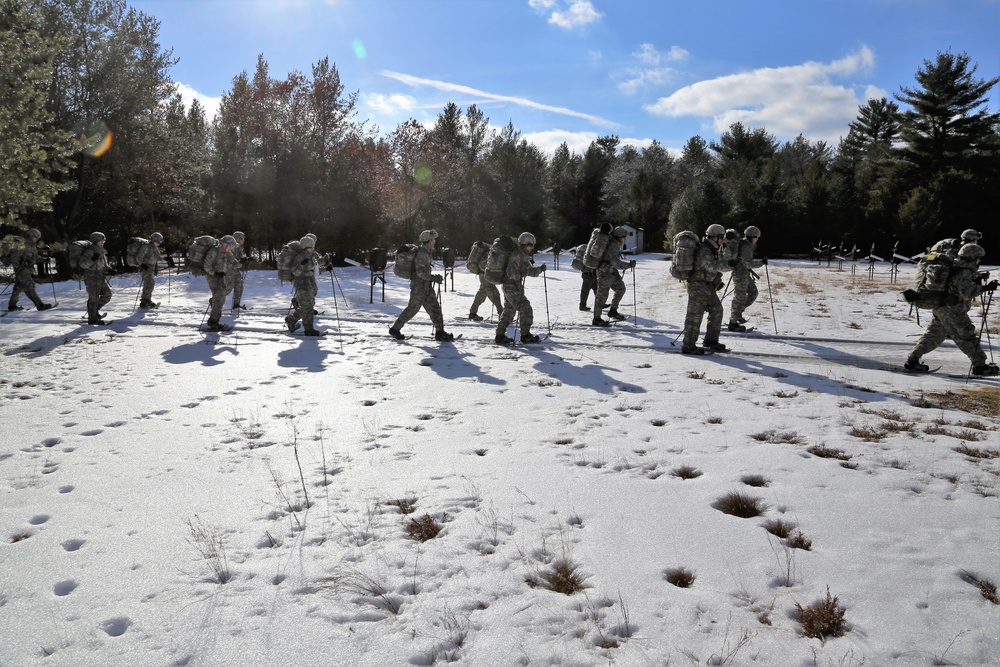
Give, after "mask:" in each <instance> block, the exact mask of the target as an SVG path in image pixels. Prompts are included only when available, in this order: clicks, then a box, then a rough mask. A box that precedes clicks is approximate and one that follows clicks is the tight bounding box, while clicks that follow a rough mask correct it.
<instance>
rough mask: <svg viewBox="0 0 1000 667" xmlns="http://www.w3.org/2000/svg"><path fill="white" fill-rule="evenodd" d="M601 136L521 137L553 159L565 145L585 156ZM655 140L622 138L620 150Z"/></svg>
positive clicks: (545, 134)
mask: <svg viewBox="0 0 1000 667" xmlns="http://www.w3.org/2000/svg"><path fill="white" fill-rule="evenodd" d="M599 136H601V135H599V134H598V133H596V132H570V131H568V130H546V131H543V132H528V133H527V134H523V135H521V138H522V139H525V140H527V142H528V143H530V144H534V145H535V146H537V147H538V150H540V151H542V152H543V153H545V154H546V155H547V156H549V157H552V156H553V155H555V152H556V149H557V148H559V146H560V145H561V144H563V143H565V144H566V146H567V147H568V148H569V150H570V152H572V153H576V154H577V155H583V154H584V153H586V152H587V148H589V147H590V144H591V143H593V142H594V140H595V139H597V138H598V137H599ZM653 141H654V140H653V139H631V138H627V137H621V138H620V140H619V149H621V147H622V146H635V147H636V148H638V149H640V150H641V149H643V148H646V147H648V146H650V145H652V143H653ZM667 150H668V151H669V152H670V153H672V154H674V155H675V156H680V154H681V150H680V149H673V148H669V149H667Z"/></svg>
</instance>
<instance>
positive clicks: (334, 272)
mask: <svg viewBox="0 0 1000 667" xmlns="http://www.w3.org/2000/svg"><path fill="white" fill-rule="evenodd" d="M330 275H331V276H333V279H334V280H336V281H337V289H339V290H340V296H342V297H343V298H344V307H345V308H346V307H347V306H349V305H350V304H349V303H347V295H346V294H344V288H343V287H341V286H340V278H338V277H337V272H336V271H334V270H333V267H332V266H331V267H330ZM333 298H335V299H336V298H337V296H336V293H334V297H333Z"/></svg>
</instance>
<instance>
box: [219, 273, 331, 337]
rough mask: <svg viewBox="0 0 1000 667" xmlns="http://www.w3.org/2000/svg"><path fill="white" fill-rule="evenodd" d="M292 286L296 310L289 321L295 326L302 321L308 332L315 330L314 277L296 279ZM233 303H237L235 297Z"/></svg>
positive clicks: (293, 302)
mask: <svg viewBox="0 0 1000 667" xmlns="http://www.w3.org/2000/svg"><path fill="white" fill-rule="evenodd" d="M292 285H293V286H294V287H295V298H294V299H293V300H292V304H293V305H294V307H295V310H293V311H292V314H291V315H289V319H290V321H291V323H292V324H293V325H294V324H295V323H296V322H298V321H299V320H302V326H303V327H304V328H305V330H306V331H309V330H311V329H314V328H315V327H314V326H313V311H315V310H316V291H317V290H316V280H315V279H314V278H313V277H312V276H306V277H304V278H296V279H294V280H293V281H292ZM233 303H234V304H235V303H237V302H236V300H235V297H234V298H233Z"/></svg>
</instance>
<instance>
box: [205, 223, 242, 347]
mask: <svg viewBox="0 0 1000 667" xmlns="http://www.w3.org/2000/svg"><path fill="white" fill-rule="evenodd" d="M235 247H236V239H234V238H233V237H232V236H230V235H228V234H227V235H226V236H223V237H222V238H221V239H219V245H217V246H215V247H214V248H209V249H208V252H207V253H205V280H207V281H208V287H209V289H211V290H212V298H211V299H209V301H208V305H209V308H211V311H210V312H209V315H208V323H207V326H208V330H209V331H229V330H230V329H232V327H231V326H229V325H228V324H222V323H221V322H220V321H219V320H220V319H221V318H222V306H223V305H224V304H225V303H226V297H227V296H229V292H231V291H232V289H233V284H234V283H235V282H236V276H235V274H236V272H237V271H238V267H239V262H237V261H236V258H235V257H233V248H235Z"/></svg>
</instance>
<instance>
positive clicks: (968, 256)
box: [958, 243, 986, 262]
mask: <svg viewBox="0 0 1000 667" xmlns="http://www.w3.org/2000/svg"><path fill="white" fill-rule="evenodd" d="M985 255H986V250H984V249H983V246H981V245H976V244H975V243H968V244H966V245H964V246H962V247H961V248H960V249H959V251H958V258H959V259H964V260H966V261H968V262H971V261H973V260H976V259H982V258H983V257H984V256H985Z"/></svg>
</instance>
